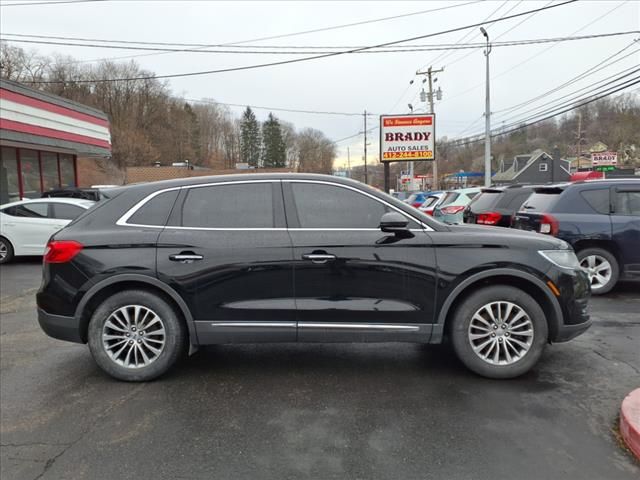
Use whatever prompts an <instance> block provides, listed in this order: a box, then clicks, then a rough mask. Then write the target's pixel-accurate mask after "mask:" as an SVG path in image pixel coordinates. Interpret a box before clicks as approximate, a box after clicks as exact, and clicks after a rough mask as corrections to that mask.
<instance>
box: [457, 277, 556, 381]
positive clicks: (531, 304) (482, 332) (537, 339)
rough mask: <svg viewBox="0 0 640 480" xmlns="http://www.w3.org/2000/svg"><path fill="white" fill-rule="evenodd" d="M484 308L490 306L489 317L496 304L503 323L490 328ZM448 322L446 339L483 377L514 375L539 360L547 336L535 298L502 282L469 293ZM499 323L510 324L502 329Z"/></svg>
mask: <svg viewBox="0 0 640 480" xmlns="http://www.w3.org/2000/svg"><path fill="white" fill-rule="evenodd" d="M509 305H511V308H510V309H509ZM485 308H490V309H491V312H492V313H493V315H494V318H498V317H497V315H498V309H500V315H504V316H505V317H506V318H504V321H505V323H503V324H501V322H496V323H497V328H494V326H493V324H494V322H493V321H492V320H491V316H490V314H489V312H488V310H485ZM521 313H522V314H524V317H523V316H520V314H521ZM487 319H488V320H487ZM481 320H482V321H481ZM452 322H453V323H452V326H451V340H452V343H453V349H454V351H455V352H456V355H457V356H458V358H459V359H460V361H461V362H462V363H464V364H465V366H466V367H467V368H468V369H469V370H471V371H473V372H475V373H477V374H479V375H482V376H483V377H488V378H500V379H502V378H514V377H518V376H520V375H522V374H524V373H526V372H528V371H529V370H530V369H531V368H532V367H533V366H534V365H535V364H536V363H537V362H538V360H539V359H540V356H541V355H542V352H543V350H544V347H545V345H546V343H547V339H548V335H549V327H548V325H547V319H546V317H545V314H544V312H543V311H542V308H541V307H540V305H539V304H538V302H536V301H535V300H534V299H533V298H532V297H531V296H530V295H528V294H527V293H525V292H524V291H522V290H520V289H518V288H514V287H509V286H506V285H495V286H491V287H485V288H482V289H480V290H477V291H476V292H474V293H472V294H471V295H469V296H468V297H467V298H465V299H464V300H463V301H462V303H461V304H460V305H459V306H458V307H457V308H456V311H455V313H454V316H453V318H452ZM509 323H510V324H511V325H510V327H509V325H508V324H509ZM502 325H507V326H508V327H509V328H505V329H503V328H502ZM525 334H526V335H525ZM485 342H488V343H485ZM516 342H518V343H516ZM483 344H484V345H485V346H483ZM523 345H525V346H526V348H524V347H523ZM474 347H475V349H474ZM480 347H482V348H480ZM496 349H497V351H498V356H497V359H496V356H495V352H496ZM518 352H519V353H518ZM483 357H486V358H483Z"/></svg>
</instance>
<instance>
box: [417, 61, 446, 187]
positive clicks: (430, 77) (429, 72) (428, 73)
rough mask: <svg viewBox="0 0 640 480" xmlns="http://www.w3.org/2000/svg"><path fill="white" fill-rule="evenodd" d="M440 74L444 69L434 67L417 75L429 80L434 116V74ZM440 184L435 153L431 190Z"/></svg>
mask: <svg viewBox="0 0 640 480" xmlns="http://www.w3.org/2000/svg"><path fill="white" fill-rule="evenodd" d="M440 72H444V68H441V69H440V70H434V69H433V68H432V67H429V68H428V69H427V71H426V72H420V71H417V72H416V75H426V76H427V78H428V80H429V93H427V100H429V113H430V114H432V115H433V114H434V113H435V111H434V107H433V74H435V73H440ZM438 95H440V90H438ZM439 99H440V97H438V100H439ZM434 146H435V139H434ZM412 173H413V172H412ZM411 181H413V175H412V178H411ZM438 184H439V182H438V156H437V155H436V154H435V152H434V157H433V184H432V187H431V189H432V190H437V189H438Z"/></svg>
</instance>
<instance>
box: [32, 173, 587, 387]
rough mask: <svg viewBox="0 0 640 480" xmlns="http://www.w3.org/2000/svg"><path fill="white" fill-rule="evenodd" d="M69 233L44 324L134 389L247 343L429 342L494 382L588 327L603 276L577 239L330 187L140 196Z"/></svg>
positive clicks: (103, 209)
mask: <svg viewBox="0 0 640 480" xmlns="http://www.w3.org/2000/svg"><path fill="white" fill-rule="evenodd" d="M112 193H113V194H112V197H111V199H109V200H107V201H105V202H102V203H100V204H98V205H97V206H96V207H95V208H94V209H92V211H91V212H90V213H88V214H86V215H83V216H81V217H80V218H79V219H77V220H76V221H74V222H73V223H71V224H70V225H69V226H68V227H67V228H65V229H63V230H61V231H60V232H58V233H56V234H55V235H54V236H53V237H52V238H51V240H50V242H49V245H48V250H47V252H46V255H45V258H44V273H43V276H44V278H43V282H42V286H41V288H40V291H39V292H38V294H37V303H38V318H39V322H40V325H41V326H42V328H43V329H44V331H45V332H46V333H47V334H49V335H51V336H52V337H55V338H60V339H64V340H69V341H74V342H80V343H88V344H89V349H90V350H91V353H92V355H93V357H94V359H95V360H96V362H97V363H98V365H100V367H102V368H103V369H104V370H105V371H106V372H108V373H109V374H111V375H112V376H114V377H116V378H119V379H123V380H129V381H141V380H149V379H152V378H154V377H157V376H159V375H161V374H162V373H163V372H165V371H166V370H167V369H168V368H169V367H170V366H171V365H173V364H174V363H175V362H176V360H177V359H178V358H179V357H180V356H181V355H182V354H183V352H184V351H185V350H186V349H187V348H189V351H190V352H193V351H195V350H196V349H197V347H198V346H199V345H208V344H219V343H235V342H296V341H297V342H390V341H393V342H419V343H440V342H442V340H443V337H444V336H445V335H446V336H447V337H449V338H450V339H451V341H452V343H453V346H454V349H455V351H456V353H457V355H458V356H459V358H460V359H461V360H462V362H463V363H464V364H465V365H466V366H467V367H469V368H470V369H471V370H473V371H475V372H477V373H479V374H481V375H484V376H487V377H493V378H508V377H514V376H517V375H520V374H522V373H524V372H526V371H527V370H529V369H530V368H531V367H532V366H533V365H534V364H535V363H536V362H537V360H538V359H539V357H540V355H541V353H542V350H543V347H544V345H545V344H546V343H547V342H562V341H566V340H569V339H571V338H573V337H575V336H576V335H579V334H580V333H582V332H583V331H585V330H586V329H587V328H588V327H589V325H590V322H589V318H588V315H587V313H586V311H587V301H588V298H589V294H590V292H589V282H588V278H587V276H586V275H585V273H584V272H582V270H580V269H579V267H578V263H577V259H576V257H575V255H574V253H573V250H571V248H570V247H569V246H568V245H567V244H566V243H565V242H563V241H561V240H558V239H555V238H552V237H548V236H544V235H537V234H532V233H528V232H518V231H515V230H507V231H506V232H505V231H504V229H500V230H501V231H500V234H499V235H497V234H496V230H497V229H494V228H491V227H478V226H448V225H443V224H441V223H439V222H437V221H434V220H433V219H432V218H431V217H429V216H427V215H424V214H422V213H420V212H419V211H418V210H416V209H414V208H412V207H411V206H409V205H407V204H405V203H403V202H401V201H398V200H396V199H394V198H393V197H391V196H389V195H386V194H384V193H382V192H380V191H378V190H375V189H373V188H370V187H368V186H366V185H363V184H361V183H358V182H354V181H351V180H347V179H340V178H337V177H331V176H324V175H306V174H288V175H260V174H258V175H238V176H220V177H208V178H207V177H200V178H192V179H180V180H171V181H164V182H156V183H148V184H143V185H134V186H130V187H128V188H123V189H120V190H118V191H113V192H112Z"/></svg>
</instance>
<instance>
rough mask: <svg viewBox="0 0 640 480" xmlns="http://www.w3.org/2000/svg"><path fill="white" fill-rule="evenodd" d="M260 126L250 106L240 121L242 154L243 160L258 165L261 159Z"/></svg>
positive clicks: (253, 165)
mask: <svg viewBox="0 0 640 480" xmlns="http://www.w3.org/2000/svg"><path fill="white" fill-rule="evenodd" d="M260 143H261V142H260V126H259V125H258V120H256V115H255V114H254V113H253V110H251V108H250V107H247V109H246V110H245V111H244V113H243V114H242V121H241V122H240V155H241V157H242V161H243V162H246V163H248V164H249V165H251V166H252V167H258V166H259V161H260Z"/></svg>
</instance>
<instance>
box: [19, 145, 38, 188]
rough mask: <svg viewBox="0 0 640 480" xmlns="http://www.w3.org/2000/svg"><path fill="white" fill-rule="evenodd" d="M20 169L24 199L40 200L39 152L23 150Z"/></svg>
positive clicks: (21, 151) (21, 150)
mask: <svg viewBox="0 0 640 480" xmlns="http://www.w3.org/2000/svg"><path fill="white" fill-rule="evenodd" d="M20 169H21V173H22V192H23V193H22V196H23V197H24V198H40V164H39V162H38V152H36V151H35V150H26V149H23V148H21V149H20Z"/></svg>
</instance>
